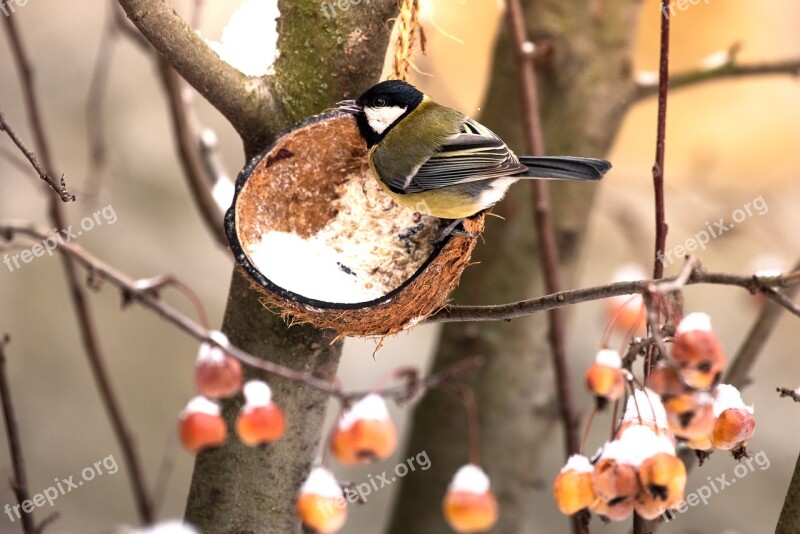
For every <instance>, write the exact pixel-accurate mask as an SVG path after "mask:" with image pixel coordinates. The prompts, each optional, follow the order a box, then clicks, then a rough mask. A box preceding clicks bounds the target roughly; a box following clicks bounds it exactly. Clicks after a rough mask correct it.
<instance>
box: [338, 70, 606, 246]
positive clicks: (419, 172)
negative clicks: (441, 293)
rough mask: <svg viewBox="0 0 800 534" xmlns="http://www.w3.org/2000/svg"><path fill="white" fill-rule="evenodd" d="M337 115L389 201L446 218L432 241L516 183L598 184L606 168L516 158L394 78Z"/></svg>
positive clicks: (489, 135)
mask: <svg viewBox="0 0 800 534" xmlns="http://www.w3.org/2000/svg"><path fill="white" fill-rule="evenodd" d="M339 109H340V110H343V111H346V112H348V113H351V114H353V115H354V116H355V119H356V123H357V125H358V130H359V132H360V134H361V136H362V137H363V138H364V141H366V144H367V147H368V149H369V156H368V157H369V166H370V168H371V169H372V173H373V175H374V176H375V178H376V179H377V180H378V183H380V185H381V186H382V187H383V189H384V190H385V191H386V192H387V193H388V194H389V195H390V196H391V197H393V198H394V199H395V200H396V201H397V202H399V203H400V204H402V205H403V206H406V207H408V208H411V209H414V210H416V211H419V212H424V213H428V214H430V215H433V216H434V217H439V218H441V219H451V220H452V222H451V224H449V225H448V226H447V227H446V228H445V229H444V231H443V234H442V235H440V238H443V237H444V236H446V235H447V234H448V233H450V232H451V231H453V230H454V229H455V227H456V226H457V225H458V224H459V223H460V222H461V221H463V220H464V219H465V218H466V217H470V216H472V215H475V214H477V213H479V212H481V211H483V210H485V209H487V208H490V207H491V206H493V205H494V204H495V203H497V202H499V201H500V199H502V198H503V196H504V195H505V193H506V191H507V190H508V188H509V186H511V184H513V183H514V182H516V181H517V180H519V179H523V178H548V179H564V180H599V179H600V178H602V177H603V174H605V173H606V171H608V170H609V169H610V168H611V164H610V163H609V162H607V161H605V160H601V159H592V158H579V157H571V156H547V157H526V156H522V157H518V156H516V155H514V153H513V152H512V151H511V150H510V149H509V148H508V147H507V146H506V144H505V143H503V141H502V140H501V139H500V138H499V137H497V136H496V135H495V134H494V133H493V132H492V131H491V130H489V129H488V128H487V127H485V126H484V125H482V124H480V123H479V122H477V121H475V120H472V119H470V118H469V117H467V116H466V115H464V114H462V113H459V112H458V111H456V110H454V109H450V108H448V107H445V106H442V105H440V104H437V103H436V102H434V101H433V100H432V99H431V98H430V97H429V96H427V95H425V94H423V93H422V92H421V91H419V90H418V89H417V88H416V87H414V86H413V85H411V84H409V83H406V82H403V81H399V80H388V81H384V82H380V83H378V84H377V85H374V86H372V87H371V88H369V89H368V90H367V91H365V92H364V94H362V95H361V96H360V97H359V98H358V99H356V100H345V101H342V102H340V103H339Z"/></svg>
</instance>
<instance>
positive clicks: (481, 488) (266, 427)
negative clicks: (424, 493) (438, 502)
mask: <svg viewBox="0 0 800 534" xmlns="http://www.w3.org/2000/svg"><path fill="white" fill-rule="evenodd" d="M242 382H243V374H242V366H241V364H240V362H239V361H238V360H236V359H235V358H233V357H231V356H230V355H228V354H226V353H225V351H224V350H223V349H221V348H220V347H218V346H214V345H211V344H208V343H204V344H202V345H201V346H200V350H199V354H198V358H197V366H196V368H195V385H196V387H197V390H198V392H199V395H198V396H196V397H194V398H193V399H192V400H190V401H189V403H188V404H187V405H186V408H185V409H184V410H183V411H182V412H181V414H180V418H179V426H178V431H179V434H180V438H181V443H182V444H183V446H184V448H186V449H187V450H189V451H190V452H193V453H199V452H201V451H203V450H206V449H211V448H214V447H219V446H220V445H222V444H223V443H225V440H226V439H227V436H228V426H227V424H226V422H225V419H224V418H223V417H222V413H221V408H220V405H219V404H218V403H217V402H216V401H218V400H219V399H223V398H229V397H233V396H234V395H237V394H238V393H239V392H240V391H241V392H242V393H243V394H244V398H245V403H244V405H243V406H242V408H241V410H240V412H239V415H238V416H237V418H236V424H235V426H236V434H237V435H238V437H239V440H240V441H241V442H242V443H244V444H246V445H249V446H251V447H255V446H259V445H265V444H268V443H271V442H274V441H277V440H278V439H280V438H281V437H282V436H283V434H284V430H285V427H286V422H285V419H284V415H283V412H282V411H281V409H280V408H279V407H278V406H277V405H276V404H275V403H274V402H273V401H272V391H271V390H270V388H269V386H268V385H267V384H266V383H265V382H262V381H259V380H251V381H249V382H247V383H245V384H242ZM328 445H329V450H330V452H331V453H332V455H333V457H334V458H336V459H337V460H338V461H339V462H340V463H342V464H343V465H359V464H365V463H368V462H372V461H376V460H386V459H387V458H389V457H390V456H391V455H392V454H393V453H394V451H395V449H396V447H397V431H396V429H395V426H394V422H393V421H392V418H391V417H390V415H389V410H388V408H387V406H386V402H385V401H384V399H383V397H381V396H380V395H378V394H374V393H373V394H369V395H366V396H365V397H363V398H361V399H359V400H358V401H357V402H354V403H353V404H352V405H351V406H349V407H348V408H347V409H345V410H344V411H343V412H342V415H341V416H340V418H339V421H338V422H337V424H336V425H335V426H334V428H333V429H332V431H331V433H330V439H329V443H328ZM442 508H443V512H444V516H445V519H446V520H447V522H448V524H449V525H450V526H451V527H452V528H453V530H455V531H456V532H464V533H468V532H483V531H486V530H488V529H490V528H491V527H492V526H493V525H494V524H495V522H496V521H497V514H498V510H497V501H496V499H495V496H494V494H493V492H492V490H491V488H490V484H489V477H487V476H486V474H485V473H484V472H483V470H481V468H480V467H478V466H477V465H473V464H467V465H465V466H463V467H462V468H461V469H459V470H458V472H457V473H456V474H455V476H454V477H453V480H452V482H451V483H450V486H449V487H448V489H447V493H446V495H445V497H444V501H443V504H442ZM296 511H297V515H298V517H299V518H300V520H301V521H302V522H303V525H305V527H306V529H308V530H309V531H311V532H315V533H317V534H333V533H335V532H337V531H339V530H340V529H341V528H342V526H343V525H344V524H345V521H346V520H347V501H346V499H345V495H344V491H343V489H342V485H341V484H340V483H339V482H338V481H337V480H336V477H335V476H334V475H333V473H332V472H331V471H330V470H329V469H328V468H326V467H315V468H313V469H312V470H311V473H310V474H309V475H308V478H307V479H306V480H305V482H304V483H303V485H302V487H301V488H300V491H299V493H298V497H297V502H296Z"/></svg>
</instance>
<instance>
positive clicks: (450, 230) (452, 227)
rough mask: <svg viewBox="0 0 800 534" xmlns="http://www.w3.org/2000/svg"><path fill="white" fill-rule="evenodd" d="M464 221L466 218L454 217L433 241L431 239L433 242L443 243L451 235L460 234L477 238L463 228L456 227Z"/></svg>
mask: <svg viewBox="0 0 800 534" xmlns="http://www.w3.org/2000/svg"><path fill="white" fill-rule="evenodd" d="M462 222H464V219H453V220H452V221H451V222H450V224H448V225H447V226H445V227H444V228H442V229H441V231H440V232H439V235H437V236H436V238H435V239H434V240H433V241H431V243H441V242H442V241H444V240H445V238H446V237H447V236H449V235H458V236H462V237H468V238H470V239H475V236H474V235H472V234H471V233H469V232H467V231H466V230H464V229H463V228H456V227H457V226H458V225H459V224H461V223H462Z"/></svg>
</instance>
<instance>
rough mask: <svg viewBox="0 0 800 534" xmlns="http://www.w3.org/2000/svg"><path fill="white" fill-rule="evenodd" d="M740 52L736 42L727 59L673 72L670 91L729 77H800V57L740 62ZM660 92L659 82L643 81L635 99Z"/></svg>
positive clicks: (633, 98)
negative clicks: (738, 53)
mask: <svg viewBox="0 0 800 534" xmlns="http://www.w3.org/2000/svg"><path fill="white" fill-rule="evenodd" d="M737 51H738V47H737V46H736V45H734V46H732V47H731V48H730V49H729V50H728V51H727V58H726V60H725V61H721V62H718V63H717V64H710V65H708V66H702V67H700V68H697V69H694V70H689V71H686V72H681V73H678V74H674V75H672V76H671V77H670V78H669V88H670V90H671V91H675V90H679V89H687V88H689V87H694V86H696V85H700V84H702V83H706V82H712V81H716V80H723V79H726V78H747V77H753V76H776V75H779V76H794V77H796V76H798V75H800V59H797V58H794V59H787V60H783V61H773V62H763V63H748V64H739V63H738V62H737V60H736V52H737ZM723 53H725V52H723ZM657 94H658V85H657V84H655V83H652V82H650V81H646V82H642V81H640V82H639V83H638V84H637V86H636V89H635V90H634V94H633V97H632V101H633V102H638V101H639V100H643V99H645V98H650V97H652V96H655V95H657Z"/></svg>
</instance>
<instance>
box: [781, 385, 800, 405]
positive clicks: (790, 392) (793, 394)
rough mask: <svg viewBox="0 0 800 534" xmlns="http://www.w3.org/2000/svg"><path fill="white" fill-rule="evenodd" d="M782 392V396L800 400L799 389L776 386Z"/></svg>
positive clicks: (796, 400)
mask: <svg viewBox="0 0 800 534" xmlns="http://www.w3.org/2000/svg"><path fill="white" fill-rule="evenodd" d="M775 389H776V390H777V391H778V393H779V394H780V396H781V398H783V397H789V398H790V399H792V400H793V401H795V402H800V392H798V390H797V389H790V388H775Z"/></svg>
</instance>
